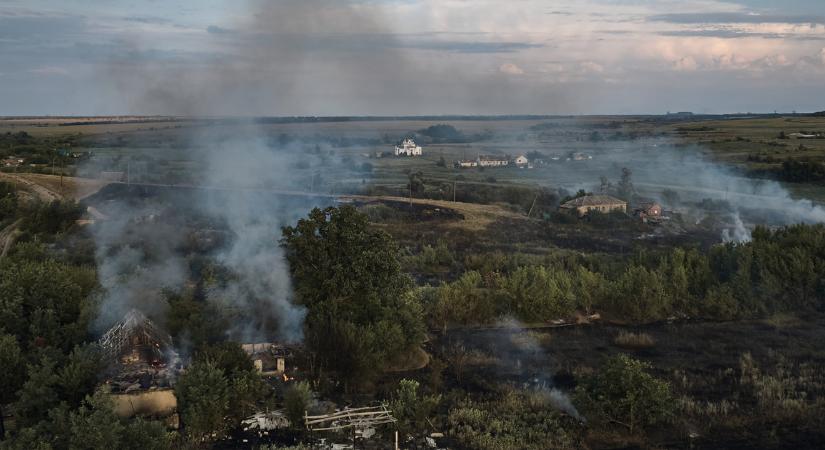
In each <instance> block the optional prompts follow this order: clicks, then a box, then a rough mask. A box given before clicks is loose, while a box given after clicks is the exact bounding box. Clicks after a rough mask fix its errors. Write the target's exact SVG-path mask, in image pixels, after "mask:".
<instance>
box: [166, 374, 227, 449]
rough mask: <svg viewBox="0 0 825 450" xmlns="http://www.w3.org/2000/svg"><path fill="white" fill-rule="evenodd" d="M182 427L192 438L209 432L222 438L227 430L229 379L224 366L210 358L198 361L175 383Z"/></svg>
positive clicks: (198, 439) (202, 438)
mask: <svg viewBox="0 0 825 450" xmlns="http://www.w3.org/2000/svg"><path fill="white" fill-rule="evenodd" d="M175 396H176V397H177V399H178V411H179V414H180V419H181V429H182V431H183V432H184V433H185V434H186V436H187V437H189V438H190V439H191V440H192V441H193V442H196V443H199V442H203V441H205V440H207V438H208V437H210V436H213V435H214V436H215V437H217V438H221V437H223V436H224V434H225V433H226V431H227V428H228V422H227V420H226V419H225V416H226V413H227V411H228V409H229V401H230V398H229V381H228V380H227V379H226V375H225V374H224V372H223V370H221V369H220V368H219V367H217V366H216V365H215V364H214V363H212V362H210V361H197V362H195V363H194V364H193V365H192V366H190V367H189V369H188V370H187V371H186V372H185V373H184V374H183V375H181V377H180V379H179V380H178V383H177V385H175Z"/></svg>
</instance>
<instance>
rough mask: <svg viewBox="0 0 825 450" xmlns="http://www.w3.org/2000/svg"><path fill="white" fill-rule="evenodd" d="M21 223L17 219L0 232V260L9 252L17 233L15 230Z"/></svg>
mask: <svg viewBox="0 0 825 450" xmlns="http://www.w3.org/2000/svg"><path fill="white" fill-rule="evenodd" d="M22 221H23V219H17V220H15V221H14V222H12V223H11V224H10V225H9V226H7V227H6V228H3V229H2V230H0V259H3V258H4V257H5V256H6V253H8V252H9V249H10V248H11V245H12V244H13V243H14V240H15V239H16V238H17V234H18V233H19V231H18V230H17V228H18V227H19V226H20V223H21V222H22Z"/></svg>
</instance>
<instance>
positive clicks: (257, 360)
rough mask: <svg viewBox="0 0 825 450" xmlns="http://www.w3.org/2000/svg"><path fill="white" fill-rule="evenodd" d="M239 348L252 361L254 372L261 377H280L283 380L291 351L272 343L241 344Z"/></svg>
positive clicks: (285, 377)
mask: <svg viewBox="0 0 825 450" xmlns="http://www.w3.org/2000/svg"><path fill="white" fill-rule="evenodd" d="M241 348H242V349H243V351H244V352H246V354H247V355H248V356H249V358H250V359H251V360H252V364H253V365H254V366H255V370H257V371H258V373H260V374H261V375H263V376H281V377H283V378H284V379H285V380H287V379H289V377H288V376H287V375H286V372H287V360H288V359H290V358H291V357H292V349H291V348H289V347H287V346H284V345H279V344H275V343H272V342H260V343H251V344H241Z"/></svg>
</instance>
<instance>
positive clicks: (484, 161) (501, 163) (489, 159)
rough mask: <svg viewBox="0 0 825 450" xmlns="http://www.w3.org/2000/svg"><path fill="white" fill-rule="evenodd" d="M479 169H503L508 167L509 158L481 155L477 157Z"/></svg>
mask: <svg viewBox="0 0 825 450" xmlns="http://www.w3.org/2000/svg"><path fill="white" fill-rule="evenodd" d="M478 165H479V167H505V166H508V165H510V158H508V157H506V156H489V155H481V156H479V157H478Z"/></svg>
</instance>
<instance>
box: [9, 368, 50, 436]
mask: <svg viewBox="0 0 825 450" xmlns="http://www.w3.org/2000/svg"><path fill="white" fill-rule="evenodd" d="M56 367H57V364H56V362H55V361H54V360H53V359H52V358H50V357H48V356H43V357H42V358H41V360H40V362H39V363H38V364H35V365H29V366H28V379H27V380H26V382H25V383H23V387H22V388H21V389H20V391H19V393H18V399H17V403H16V407H15V418H16V419H17V425H18V426H19V427H20V428H26V427H31V426H34V425H36V424H37V423H38V422H40V421H41V420H45V419H46V418H47V417H48V414H49V410H50V409H52V408H54V407H56V406H57V405H58V404H59V403H60V396H59V385H60V376H59V375H58V373H57V370H56Z"/></svg>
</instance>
